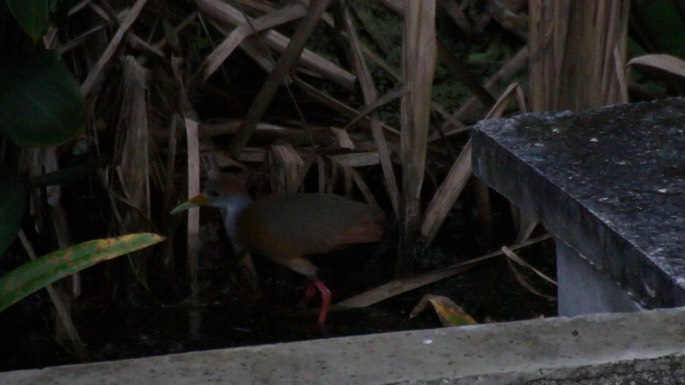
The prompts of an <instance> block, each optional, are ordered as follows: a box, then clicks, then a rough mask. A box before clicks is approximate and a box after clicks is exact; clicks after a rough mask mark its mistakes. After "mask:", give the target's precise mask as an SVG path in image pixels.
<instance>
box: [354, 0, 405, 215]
mask: <svg viewBox="0 0 685 385" xmlns="http://www.w3.org/2000/svg"><path fill="white" fill-rule="evenodd" d="M343 7H344V9H343V18H344V22H345V31H346V32H347V37H348V39H349V42H350V45H351V47H352V56H353V58H354V66H355V68H356V70H357V77H358V78H359V85H360V86H361V90H362V95H363V97H364V104H365V105H366V106H370V105H371V104H373V103H375V102H376V101H378V91H377V90H376V86H375V85H374V83H373V78H372V77H371V72H370V70H369V67H368V66H367V65H366V61H365V60H364V55H363V54H362V50H361V46H360V44H359V37H358V36H357V30H356V27H355V26H354V22H353V20H352V16H351V15H350V11H349V9H347V7H346V6H345V5H343ZM369 120H370V123H371V132H372V133H373V138H374V141H375V142H376V147H377V148H378V153H379V156H380V160H381V167H382V169H383V176H384V178H385V188H386V192H387V194H388V197H389V198H390V202H391V204H392V208H393V212H394V213H395V215H399V213H400V209H399V204H400V202H399V189H398V187H397V178H396V177H395V171H394V169H393V165H392V161H391V160H390V150H389V149H388V144H387V143H386V141H385V135H384V134H383V129H382V128H381V125H380V119H379V117H378V114H377V113H376V112H371V113H370V116H369Z"/></svg>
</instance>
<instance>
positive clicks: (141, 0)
mask: <svg viewBox="0 0 685 385" xmlns="http://www.w3.org/2000/svg"><path fill="white" fill-rule="evenodd" d="M145 3H147V0H138V1H136V2H135V4H133V7H131V9H130V10H129V12H128V13H127V14H126V17H125V18H124V20H123V21H122V22H121V24H120V25H119V28H118V29H117V32H116V33H115V34H114V36H113V37H112V40H110V42H109V45H108V46H107V48H106V49H105V51H104V52H103V53H102V55H100V58H99V59H98V61H97V63H95V65H94V66H93V68H91V70H90V72H89V73H88V76H87V77H86V80H84V81H83V84H82V85H81V93H82V94H83V96H88V95H89V94H90V93H91V92H92V91H93V87H94V86H95V85H96V83H97V82H98V81H99V80H100V78H101V77H102V70H104V69H105V66H106V65H107V64H108V63H109V62H110V60H111V59H112V56H113V55H114V53H115V52H116V50H117V48H119V44H120V43H121V40H122V39H123V38H124V34H125V33H126V32H127V31H128V30H129V28H131V26H132V25H133V23H134V22H135V21H136V19H137V18H138V16H139V15H140V11H142V9H143V7H144V6H145Z"/></svg>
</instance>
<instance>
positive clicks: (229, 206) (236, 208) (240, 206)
mask: <svg viewBox="0 0 685 385" xmlns="http://www.w3.org/2000/svg"><path fill="white" fill-rule="evenodd" d="M251 204H252V198H250V197H249V196H247V195H232V196H230V197H228V198H227V199H226V200H225V201H224V209H226V217H225V218H224V226H225V227H226V234H228V236H229V237H230V238H231V242H236V238H235V231H236V226H238V218H240V214H242V213H243V211H245V209H246V208H247V207H248V206H249V205H251Z"/></svg>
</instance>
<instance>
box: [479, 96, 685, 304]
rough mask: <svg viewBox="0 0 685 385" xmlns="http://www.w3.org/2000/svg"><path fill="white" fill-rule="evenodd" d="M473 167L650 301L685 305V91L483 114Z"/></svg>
mask: <svg viewBox="0 0 685 385" xmlns="http://www.w3.org/2000/svg"><path fill="white" fill-rule="evenodd" d="M473 153H474V158H473V167H474V174H475V175H476V176H478V177H479V178H481V179H482V180H484V181H485V182H486V183H487V184H488V185H490V186H491V187H493V188H494V189H495V190H497V191H498V192H500V193H501V194H502V195H504V196H505V197H507V198H508V199H509V200H511V201H512V202H514V203H515V204H517V205H518V206H519V207H521V208H522V209H523V210H524V211H526V212H528V213H531V214H533V215H535V216H536V217H537V218H539V219H540V220H541V221H542V222H543V223H544V224H545V226H546V227H547V228H548V229H549V230H550V231H552V232H553V233H554V234H555V235H557V236H558V237H560V238H562V239H564V240H565V241H566V242H567V243H568V244H569V245H571V246H572V247H573V248H575V249H576V250H577V251H578V252H580V253H581V254H583V255H584V256H585V257H587V258H588V260H589V261H590V262H591V263H593V264H595V265H596V266H597V267H599V268H600V269H602V270H603V271H605V272H607V273H608V274H609V275H610V276H611V277H613V279H615V280H617V281H618V282H619V283H620V284H621V285H623V286H624V287H625V288H626V289H627V290H628V291H629V292H630V293H631V294H632V295H633V296H634V297H635V298H636V299H637V300H639V301H640V302H641V303H642V304H643V305H646V306H648V307H671V306H682V305H685V236H683V235H684V234H685V99H683V98H673V99H666V100H661V101H655V102H650V103H636V104H630V105H615V106H609V107H605V108H603V109H600V110H597V111H590V112H585V113H580V114H571V113H569V112H563V113H548V114H525V115H521V116H518V117H514V118H511V119H504V120H490V121H483V122H481V123H480V124H479V125H478V129H477V130H476V132H475V134H474V137H473Z"/></svg>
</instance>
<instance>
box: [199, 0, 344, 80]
mask: <svg viewBox="0 0 685 385" xmlns="http://www.w3.org/2000/svg"><path fill="white" fill-rule="evenodd" d="M195 3H196V4H197V6H198V8H199V9H200V10H201V11H202V12H203V13H205V14H207V15H209V16H210V17H212V18H214V19H216V20H218V21H219V23H220V24H221V25H222V26H223V27H224V28H225V27H228V26H233V27H235V26H239V25H241V24H244V23H246V18H245V16H244V15H243V13H242V12H241V11H239V10H238V9H236V8H234V7H232V6H230V5H229V4H226V3H224V2H221V1H218V0H195ZM222 29H223V28H222ZM252 39H253V37H249V38H247V39H246V40H245V41H244V42H243V44H242V45H241V48H243V49H244V50H246V52H247V53H248V54H250V56H251V57H253V59H254V58H256V57H260V56H264V53H263V52H264V49H263V47H261V43H259V42H258V41H252ZM262 39H263V40H264V41H265V42H266V43H267V44H268V45H269V47H271V48H273V49H275V50H277V51H279V52H285V49H286V47H287V46H289V44H290V39H288V38H287V37H285V36H283V35H282V34H280V33H278V32H276V31H274V30H270V31H266V32H264V33H263V34H262ZM246 43H249V46H248V45H247V44H246ZM298 60H299V61H300V64H301V65H302V66H303V67H305V68H307V69H310V70H312V71H314V72H316V73H318V74H320V75H322V76H324V77H326V78H328V79H330V80H332V81H334V82H336V83H337V84H339V85H341V86H343V87H345V88H346V89H351V88H352V87H354V84H355V82H356V81H357V79H356V78H355V76H354V75H352V74H350V73H349V72H347V71H345V70H343V69H341V68H340V67H338V66H336V65H335V64H333V63H331V62H330V61H328V60H326V59H324V58H322V57H321V56H319V55H317V54H315V53H314V52H312V51H310V50H307V49H305V50H303V52H302V55H301V57H299V58H298ZM266 61H267V62H271V58H266ZM269 71H270V70H269Z"/></svg>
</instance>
